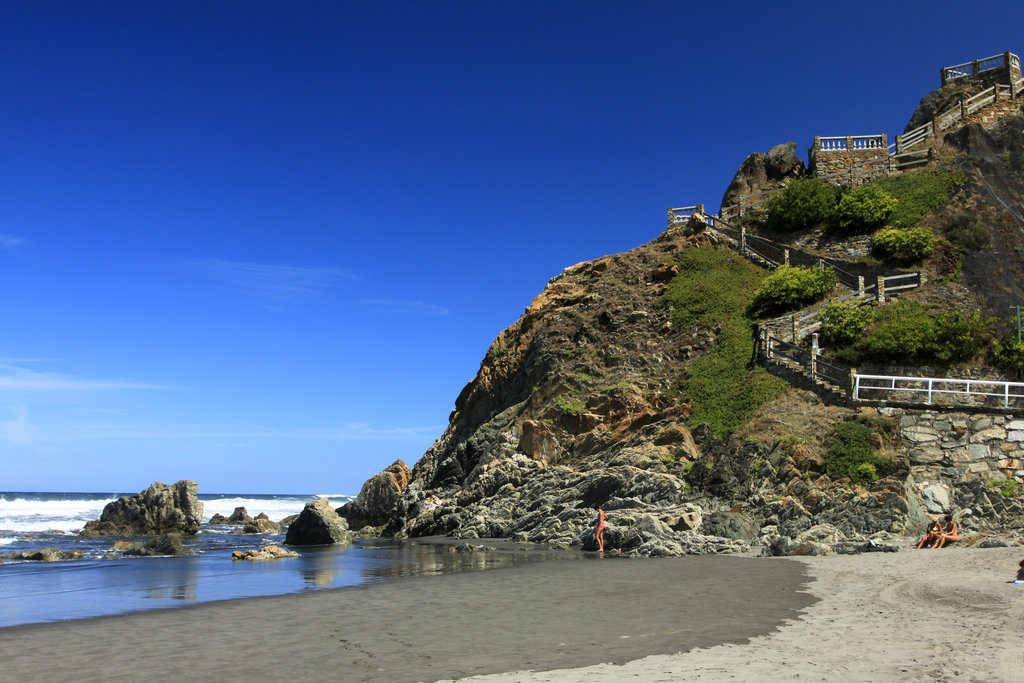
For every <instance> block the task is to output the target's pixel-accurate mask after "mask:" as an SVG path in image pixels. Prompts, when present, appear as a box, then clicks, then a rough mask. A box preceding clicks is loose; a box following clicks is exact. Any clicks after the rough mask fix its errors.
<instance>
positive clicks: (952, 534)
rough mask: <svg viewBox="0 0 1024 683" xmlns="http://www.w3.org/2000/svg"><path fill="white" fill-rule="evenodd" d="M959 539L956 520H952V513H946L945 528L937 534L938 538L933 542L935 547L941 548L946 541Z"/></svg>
mask: <svg viewBox="0 0 1024 683" xmlns="http://www.w3.org/2000/svg"><path fill="white" fill-rule="evenodd" d="M958 540H960V533H959V527H957V524H956V522H954V521H953V516H952V515H946V528H945V529H943V530H942V535H941V536H939V540H938V541H936V542H935V547H936V548H942V547H943V546H945V545H946V544H947V543H951V542H953V541H958Z"/></svg>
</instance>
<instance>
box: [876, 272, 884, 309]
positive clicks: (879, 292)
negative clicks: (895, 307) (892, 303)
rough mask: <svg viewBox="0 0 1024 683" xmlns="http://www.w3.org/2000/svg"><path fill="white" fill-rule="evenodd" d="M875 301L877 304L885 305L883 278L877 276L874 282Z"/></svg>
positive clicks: (882, 276)
mask: <svg viewBox="0 0 1024 683" xmlns="http://www.w3.org/2000/svg"><path fill="white" fill-rule="evenodd" d="M876 283H877V284H876V285H875V287H876V290H875V301H877V302H878V303H879V304H884V303H885V276H884V275H879V276H878V279H877V280H876Z"/></svg>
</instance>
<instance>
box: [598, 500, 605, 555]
mask: <svg viewBox="0 0 1024 683" xmlns="http://www.w3.org/2000/svg"><path fill="white" fill-rule="evenodd" d="M605 519H606V517H605V514H604V510H602V509H601V508H597V549H598V550H599V551H600V552H604V527H605V524H604V520H605Z"/></svg>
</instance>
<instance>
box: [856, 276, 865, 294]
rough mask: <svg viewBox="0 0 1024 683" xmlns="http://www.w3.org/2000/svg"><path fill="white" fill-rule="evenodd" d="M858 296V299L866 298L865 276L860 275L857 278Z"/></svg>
mask: <svg viewBox="0 0 1024 683" xmlns="http://www.w3.org/2000/svg"><path fill="white" fill-rule="evenodd" d="M857 296H858V297H862V296H864V276H863V275H858V276H857Z"/></svg>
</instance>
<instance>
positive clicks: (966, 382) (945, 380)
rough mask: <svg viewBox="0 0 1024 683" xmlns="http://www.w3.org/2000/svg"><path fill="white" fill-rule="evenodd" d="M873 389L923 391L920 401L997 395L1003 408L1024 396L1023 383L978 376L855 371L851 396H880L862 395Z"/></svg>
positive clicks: (885, 393) (889, 392)
mask: <svg viewBox="0 0 1024 683" xmlns="http://www.w3.org/2000/svg"><path fill="white" fill-rule="evenodd" d="M871 392H876V394H882V395H883V396H890V397H891V396H892V394H894V393H909V394H923V395H924V403H928V404H930V403H932V399H933V398H941V397H943V396H956V397H961V398H966V399H970V398H972V397H973V398H980V399H981V400H982V401H985V400H987V399H989V398H996V399H1001V400H1002V404H1003V407H1004V408H1009V407H1010V401H1011V400H1016V399H1024V383H1021V382H1000V381H995V380H980V379H953V378H949V377H899V376H893V375H860V374H856V375H855V376H854V381H853V400H854V401H865V400H884V399H879V398H872V397H869V396H865V395H863V394H865V393H871Z"/></svg>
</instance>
